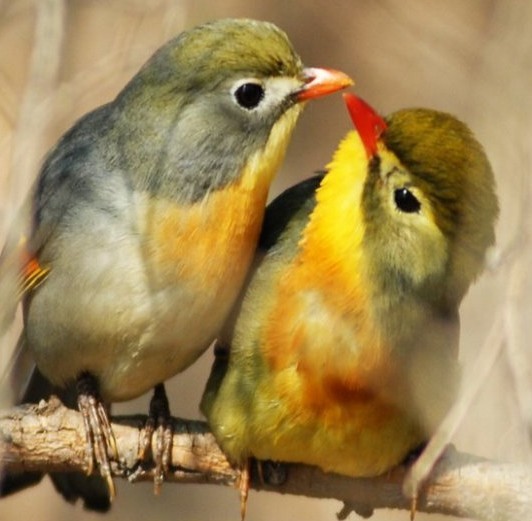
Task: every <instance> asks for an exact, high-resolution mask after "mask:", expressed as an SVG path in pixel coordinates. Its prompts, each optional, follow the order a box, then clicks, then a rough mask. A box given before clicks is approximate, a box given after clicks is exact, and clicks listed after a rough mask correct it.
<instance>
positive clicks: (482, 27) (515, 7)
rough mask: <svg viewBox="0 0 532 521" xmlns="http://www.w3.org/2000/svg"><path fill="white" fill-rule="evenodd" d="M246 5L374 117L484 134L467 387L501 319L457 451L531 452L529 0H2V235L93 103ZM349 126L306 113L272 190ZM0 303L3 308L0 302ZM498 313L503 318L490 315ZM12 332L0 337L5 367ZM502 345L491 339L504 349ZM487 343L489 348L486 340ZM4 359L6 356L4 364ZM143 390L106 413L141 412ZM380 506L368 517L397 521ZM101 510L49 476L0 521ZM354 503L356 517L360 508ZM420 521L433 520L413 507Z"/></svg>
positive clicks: (281, 501)
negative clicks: (492, 228)
mask: <svg viewBox="0 0 532 521" xmlns="http://www.w3.org/2000/svg"><path fill="white" fill-rule="evenodd" d="M243 16H245V17H253V18H258V19H264V20H270V21H272V22H275V23H276V24H278V25H279V26H280V27H281V28H283V29H284V30H285V31H286V32H287V33H288V35H289V37H290V39H291V40H292V42H293V44H294V46H295V48H296V49H297V50H298V52H299V53H300V55H301V56H302V58H303V60H304V62H305V64H306V65H309V66H326V67H332V68H338V69H341V70H344V71H346V72H347V73H349V74H350V75H352V77H353V78H354V79H355V80H356V87H355V88H356V91H357V93H359V94H360V95H362V96H363V97H365V98H366V99H367V100H368V101H370V102H371V103H372V104H373V105H374V106H375V107H377V108H378V109H379V110H380V111H381V112H382V113H383V114H387V113H389V112H391V111H393V110H396V109H399V108H403V107H409V106H425V107H431V108H436V109H440V110H444V111H448V112H451V113H453V114H455V115H457V116H459V117H460V118H461V119H463V120H464V121H466V122H467V123H468V124H469V125H470V126H471V128H472V129H473V131H474V132H475V134H476V135H477V137H478V138H479V140H480V141H481V142H482V143H483V144H484V146H485V148H486V150H487V153H488V156H489V157H490V159H491V161H492V165H493V168H494V171H495V173H496V178H497V182H498V192H499V197H500V203H501V216H500V220H499V224H498V229H497V234H498V245H497V248H496V249H495V250H494V251H493V252H492V255H491V256H490V268H489V269H488V271H487V273H486V274H485V275H484V276H483V277H482V279H481V280H480V281H479V282H478V283H477V284H476V285H475V286H474V287H473V289H472V290H471V291H470V293H469V295H468V296H467V298H466V300H465V301H464V304H463V306H462V343H461V346H462V351H461V357H462V359H463V363H464V385H466V386H467V385H468V384H469V382H471V381H475V378H476V376H477V375H478V374H479V364H481V362H482V360H484V361H485V360H487V358H486V357H485V356H484V357H482V360H480V359H479V352H482V349H483V346H484V347H485V344H486V339H487V337H488V335H489V334H490V333H493V327H494V326H495V327H497V328H499V331H498V333H499V336H501V337H502V338H503V342H500V343H497V345H495V346H493V349H492V350H491V352H492V355H493V356H494V359H495V362H494V363H489V364H488V368H489V371H488V375H487V377H486V378H483V379H482V380H483V381H482V382H481V386H480V390H479V392H478V393H477V394H476V395H475V400H474V402H473V404H472V405H471V406H470V407H469V408H468V413H467V415H466V417H465V418H464V420H463V421H462V422H461V425H460V428H459V431H458V432H457V433H456V435H455V436H454V438H453V442H454V443H455V444H456V446H457V447H458V448H459V449H460V450H463V451H469V452H472V453H475V454H478V455H482V456H486V457H490V458H494V459H499V460H504V461H515V462H524V463H530V461H531V451H530V432H531V430H530V427H531V425H532V351H531V350H532V346H530V345H528V343H527V340H528V339H529V338H530V333H532V326H531V320H530V319H531V317H532V282H531V281H530V276H531V274H532V268H531V266H532V262H531V261H532V253H531V247H530V243H529V241H530V232H531V228H532V216H531V209H530V206H531V205H530V202H529V200H530V194H531V192H530V188H531V166H532V153H531V148H532V130H531V126H532V117H531V116H532V95H531V92H532V72H531V71H532V33H531V28H532V3H530V2H522V1H521V0H468V1H467V2H464V1H462V0H447V1H445V2H443V1H441V0H425V1H424V2H419V1H416V0H402V1H400V2H399V1H396V0H395V1H394V0H388V1H387V0H373V1H369V0H313V1H311V2H309V1H305V0H292V1H287V0H282V1H281V0H262V1H261V2H246V1H243V0H220V1H218V2H212V1H209V0H195V1H192V0H34V1H32V0H3V1H2V0H0V49H1V52H0V243H1V242H3V240H4V237H5V234H6V230H7V227H8V225H9V223H10V221H11V220H12V218H13V212H14V210H15V209H16V208H18V206H19V205H20V203H21V201H22V200H23V198H24V196H25V194H26V192H27V190H28V187H29V186H30V184H31V182H32V180H33V179H34V177H35V175H36V173H37V171H38V167H39V164H40V162H41V160H42V157H43V155H44V154H45V153H46V151H47V149H48V148H49V147H50V146H51V145H52V144H53V143H54V142H55V141H56V140H57V138H58V137H59V136H60V135H61V134H62V133H63V132H64V131H65V130H66V129H67V128H69V127H70V126H71V124H72V123H73V122H74V121H75V120H76V119H78V118H79V117H80V116H81V115H83V114H84V113H85V112H87V111H88V110H90V109H92V108H94V107H96V106H98V105H100V104H102V103H104V102H106V101H108V100H110V99H112V98H113V97H114V96H115V95H116V93H117V92H118V91H119V90H120V89H121V87H122V86H123V85H124V84H125V83H126V81H127V80H128V79H129V78H130V77H131V76H132V75H133V74H134V73H135V72H136V71H137V70H138V68H139V67H140V66H141V65H142V64H143V62H144V61H145V60H146V59H147V58H148V57H149V56H150V55H151V54H152V53H153V52H154V51H155V49H156V48H157V47H159V46H160V45H161V44H162V43H163V42H165V41H166V40H168V39H170V38H171V37H172V36H174V35H175V34H177V33H179V32H180V31H181V30H183V29H186V28H189V27H191V26H193V25H197V24H199V23H202V22H205V21H207V20H211V19H214V18H220V17H243ZM349 128H350V123H349V120H348V117H347V114H346V111H345V109H344V107H343V104H342V102H341V98H340V97H339V96H333V97H331V98H327V99H323V100H320V101H319V102H316V103H313V104H311V106H310V107H308V109H307V110H306V112H305V113H304V115H303V117H302V118H301V120H300V122H299V125H298V127H297V129H296V132H295V135H294V139H293V141H292V144H291V146H290V148H289V150H288V154H287V159H286V162H285V164H284V167H283V169H282V171H281V173H280V175H279V176H278V178H277V180H276V182H275V184H274V187H273V192H272V194H271V195H272V196H274V195H275V194H276V193H278V192H279V191H280V190H281V189H283V188H285V187H287V186H289V185H291V184H293V183H294V182H296V181H298V180H300V179H302V178H304V177H307V176H309V175H310V174H311V173H312V172H313V171H314V170H316V169H319V168H322V167H323V166H324V165H325V164H326V163H327V162H328V160H329V158H330V156H331V154H332V152H333V150H334V149H335V147H336V144H337V143H338V141H339V139H340V138H341V137H342V136H343V135H344V134H345V133H346V131H347V130H348V129H349ZM0 305H2V304H1V303H0ZM496 317H501V319H502V320H501V321H497V320H496ZM15 338H16V332H14V333H13V338H8V339H6V338H4V339H3V344H2V345H1V346H0V362H1V363H5V361H6V360H7V358H8V355H9V349H10V345H11V343H12V342H14V339H15ZM499 344H500V345H499ZM488 347H489V345H488ZM211 357H212V355H211V353H206V354H205V355H204V356H203V357H202V359H201V360H200V361H199V362H198V363H197V364H195V365H194V366H193V367H192V368H190V369H189V370H188V371H187V372H186V373H184V374H182V375H180V376H178V377H177V378H174V379H173V380H172V381H170V382H169V384H168V387H167V388H168V390H169V392H170V400H171V407H172V413H173V414H174V415H176V416H181V417H188V418H199V417H200V414H199V412H198V402H199V398H200V396H201V392H202V390H203V385H204V382H205V380H206V377H207V374H208V371H209V367H210V363H211V360H212V358H211ZM1 363H0V365H1ZM147 406H148V397H143V398H141V399H139V400H136V401H134V402H128V403H126V404H119V405H118V406H117V407H115V409H114V411H115V412H116V413H120V414H124V413H128V412H135V413H136V412H146V411H147ZM339 509H340V504H339V503H338V502H337V501H318V500H311V499H306V498H295V497H283V496H280V495H276V494H268V493H256V492H251V495H250V501H249V506H248V517H247V519H248V520H249V521H262V520H266V519H272V518H273V519H276V520H277V521H284V520H292V519H297V518H301V519H308V520H309V521H320V520H332V519H335V517H334V515H335V513H336V512H338V511H339ZM407 515H408V514H407V513H406V512H391V511H378V512H377V513H376V514H375V515H374V517H373V519H375V521H383V520H390V521H393V520H399V519H400V520H405V519H407ZM74 517H75V518H76V519H79V520H96V519H100V516H98V515H97V514H91V513H87V512H85V511H83V510H82V508H81V506H80V505H77V506H74V507H73V506H71V505H68V504H66V503H64V502H63V501H62V499H61V498H60V497H59V496H58V495H57V494H55V492H54V491H53V489H52V486H51V485H50V483H49V482H48V481H47V480H45V481H43V483H41V484H40V485H39V486H38V487H35V488H33V489H30V490H27V491H25V492H23V493H20V494H18V495H16V496H13V497H10V498H8V499H4V500H1V501H0V519H2V520H3V521H8V520H12V519H13V520H14V519H24V518H26V519H32V520H37V521H51V520H55V521H60V520H67V519H72V518H74ZM355 517H356V516H355V515H354V514H352V519H355ZM238 518H239V505H238V496H237V493H236V492H235V491H233V490H231V489H227V488H222V487H215V486H192V485H182V486H180V485H177V486H176V485H167V486H164V487H163V492H162V496H161V497H154V496H153V494H152V486H151V484H137V485H129V484H127V483H123V482H119V483H118V498H117V500H116V503H115V504H114V506H113V508H112V510H111V512H110V513H109V514H107V516H106V518H105V519H107V520H108V521H112V520H116V521H118V520H125V519H158V520H161V521H164V520H170V519H180V520H183V521H188V520H190V521H192V520H194V521H196V520H197V521H209V520H217V521H220V520H225V519H227V520H236V519H238ZM416 519H418V520H419V521H423V520H425V519H431V520H433V521H438V520H440V519H442V520H443V519H450V518H448V517H446V518H443V517H440V516H436V515H432V516H428V515H423V514H420V515H418V516H417V517H416Z"/></svg>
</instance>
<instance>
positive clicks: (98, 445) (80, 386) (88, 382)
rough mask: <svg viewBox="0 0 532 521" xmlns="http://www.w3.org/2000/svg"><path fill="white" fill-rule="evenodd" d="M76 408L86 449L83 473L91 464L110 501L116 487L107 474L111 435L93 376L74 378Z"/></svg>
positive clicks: (114, 452) (115, 451)
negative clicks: (76, 395) (82, 429)
mask: <svg viewBox="0 0 532 521" xmlns="http://www.w3.org/2000/svg"><path fill="white" fill-rule="evenodd" d="M77 392H78V409H79V411H80V412H81V415H82V417H83V426H84V429H85V440H86V451H87V475H90V474H92V472H93V471H94V464H95V463H96V465H97V466H98V471H99V473H100V475H101V476H102V478H103V479H104V480H105V482H106V483H107V488H108V489H109V498H110V499H111V501H112V500H113V499H114V497H115V496H116V488H115V484H114V481H113V476H112V474H111V464H110V460H109V457H111V458H113V459H115V460H118V449H117V446H116V440H115V436H114V434H113V430H112V429H111V423H110V422H109V415H108V413H107V409H106V407H105V405H104V403H103V402H102V400H101V398H100V396H99V393H98V383H97V381H96V379H95V378H94V376H92V375H91V374H89V373H83V374H81V375H80V376H79V377H78V380H77Z"/></svg>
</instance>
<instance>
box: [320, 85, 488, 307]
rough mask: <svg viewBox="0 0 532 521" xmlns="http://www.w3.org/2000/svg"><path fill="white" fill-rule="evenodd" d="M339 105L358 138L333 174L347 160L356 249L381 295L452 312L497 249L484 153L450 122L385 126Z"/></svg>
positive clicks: (400, 119)
mask: <svg viewBox="0 0 532 521" xmlns="http://www.w3.org/2000/svg"><path fill="white" fill-rule="evenodd" d="M344 98H345V100H346V103H347V107H348V110H349V112H350V115H351V118H352V119H353V122H354V124H355V127H356V129H357V133H351V134H350V135H348V137H347V138H346V139H345V140H344V142H343V143H342V145H341V146H340V148H339V150H338V151H337V153H336V155H335V159H334V160H333V163H332V165H331V167H330V168H331V170H332V169H334V168H335V167H337V166H338V165H339V164H346V163H348V162H349V161H350V160H351V165H352V166H351V168H352V171H353V173H354V176H355V177H356V179H357V180H358V183H359V185H360V188H359V194H360V202H359V204H360V218H361V220H362V225H361V228H362V232H361V233H360V236H361V239H360V247H361V249H362V250H363V251H364V253H365V255H364V257H365V258H366V259H368V262H367V269H368V270H370V271H371V275H372V279H373V280H375V281H377V284H379V285H380V286H381V288H379V289H378V291H381V289H382V285H384V286H386V289H387V290H389V291H392V292H395V293H399V292H403V291H406V292H413V293H415V294H417V295H418V296H420V297H422V298H423V299H426V300H427V301H429V302H432V303H434V304H435V305H436V306H438V307H440V306H442V307H444V308H449V309H453V308H455V307H456V305H457V304H458V303H459V302H460V300H461V299H462V297H463V296H464V294H465V293H466V291H467V289H468V287H469V286H470V284H471V283H472V281H473V280H474V279H475V278H476V277H477V276H478V275H479V273H480V272H481V270H482V268H483V265H484V260H485V255H486V251H487V249H488V247H490V246H491V245H492V244H493V243H494V240H495V234H494V225H495V221H496V218H497V215H498V203H497V197H496V195H495V182H494V176H493V172H492V169H491V166H490V163H489V161H488V159H487V157H486V154H485V153H484V150H483V149H482V147H481V145H480V144H479V143H478V141H477V140H476V139H475V137H474V136H473V134H472V133H471V131H470V130H469V128H468V127H467V126H466V125H465V124H464V123H462V122H461V121H459V120H457V119H456V118H455V117H453V116H451V115H449V114H445V113H443V112H438V111H435V110H428V109H405V110H400V111H398V112H395V113H393V114H391V115H390V116H388V117H386V118H381V117H380V116H379V115H378V114H377V113H376V112H375V111H374V110H373V109H372V108H371V107H370V106H369V105H367V104H366V103H365V102H363V101H362V100H361V99H360V98H357V97H356V96H354V95H352V94H345V95H344ZM343 168H345V167H343Z"/></svg>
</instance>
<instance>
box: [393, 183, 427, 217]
mask: <svg viewBox="0 0 532 521" xmlns="http://www.w3.org/2000/svg"><path fill="white" fill-rule="evenodd" d="M393 198H394V201H395V205H396V206H397V208H399V210H401V212H405V213H414V212H419V210H420V208H421V203H420V202H419V201H418V200H417V199H416V196H415V195H414V194H413V193H412V192H411V191H410V190H409V189H408V188H404V187H403V188H398V189H397V190H395V192H394V194H393Z"/></svg>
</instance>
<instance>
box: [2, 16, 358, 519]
mask: <svg viewBox="0 0 532 521" xmlns="http://www.w3.org/2000/svg"><path fill="white" fill-rule="evenodd" d="M351 83H352V81H351V80H350V79H349V78H348V77H347V76H346V75H345V74H343V73H340V72H337V71H333V70H326V69H313V68H304V66H303V64H302V62H301V60H300V58H299V56H298V55H297V54H296V52H295V51H294V49H293V47H292V45H291V44H290V42H289V40H288V38H287V36H286V35H285V33H284V32H282V31H281V30H280V29H278V28H277V27H276V26H274V25H272V24H270V23H266V22H259V21H253V20H247V19H227V20H219V21H215V22H212V23H208V24H205V25H202V26H199V27H196V28H194V29H192V30H190V31H187V32H184V33H182V34H181V35H179V36H178V37H177V38H175V39H173V40H171V41H170V42H168V43H167V44H166V45H164V46H163V47H162V48H161V49H159V50H158V51H157V52H156V53H155V54H154V56H153V57H152V58H151V59H150V60H149V61H148V62H147V63H146V64H145V65H144V67H142V69H141V70H140V71H139V72H138V73H137V75H136V76H135V77H134V78H133V79H132V80H131V81H130V82H129V83H128V84H127V85H126V87H125V88H124V89H123V90H122V91H121V92H120V93H119V94H118V96H117V97H116V99H114V100H113V101H111V102H110V103H108V104H107V105H104V106H102V107H100V108H98V109H96V110H95V111H93V112H91V113H90V114H88V115H86V116H85V117H83V118H82V119H81V120H80V121H78V122H77V123H76V124H75V125H74V126H73V127H72V129H70V130H69V131H68V132H67V133H66V134H65V135H64V136H63V137H62V138H61V140H60V141H59V143H58V144H57V145H56V146H55V147H54V149H53V150H52V151H51V152H50V154H49V155H48V157H47V159H46V161H45V163H44V166H43V168H42V170H41V172H40V174H39V177H38V179H37V182H36V185H35V189H34V191H33V193H32V196H31V197H32V198H31V209H32V210H31V211H32V216H33V227H32V230H31V233H30V235H29V237H27V238H26V240H25V241H22V242H21V243H20V244H22V245H23V246H24V251H23V252H20V255H21V258H22V259H23V269H22V278H23V282H22V288H23V292H24V299H23V309H24V330H23V333H22V337H21V346H23V347H24V348H26V349H29V350H30V352H31V353H32V355H33V356H34V359H35V362H36V365H37V368H38V371H39V372H40V373H41V374H42V375H43V376H44V378H45V379H46V380H48V381H49V382H50V383H51V384H53V385H54V386H56V387H59V388H65V387H67V386H69V385H72V384H75V385H76V386H77V405H78V407H79V409H80V410H81V412H82V413H83V417H84V420H85V429H86V437H87V444H88V449H89V451H88V453H89V458H88V459H89V461H88V469H89V473H90V472H91V470H92V468H93V466H94V465H97V466H98V469H99V472H100V474H101V475H102V476H103V477H104V478H105V480H106V481H107V484H108V487H109V490H110V496H111V498H112V497H113V495H114V485H113V481H112V479H111V473H110V462H109V458H110V457H111V458H113V457H116V456H117V454H116V446H115V442H114V436H113V433H112V430H111V427H110V424H109V421H108V413H107V410H106V406H107V405H108V404H109V403H110V402H115V401H123V400H130V399H132V398H135V397H137V396H139V395H141V394H143V393H144V392H146V391H148V390H149V389H150V388H153V387H155V389H156V393H155V395H154V400H153V401H152V406H151V411H150V417H151V419H150V421H149V423H148V426H147V430H146V433H145V436H144V450H149V447H150V446H151V434H152V432H153V430H154V429H155V428H157V431H158V432H159V433H160V435H161V437H162V441H163V442H164V449H163V450H162V451H160V452H161V454H155V459H156V463H157V470H156V480H155V481H156V489H157V488H158V487H159V485H160V483H161V482H162V479H163V476H164V472H165V470H166V467H167V465H168V459H167V454H168V450H169V443H170V441H171V436H169V429H170V427H169V423H168V422H167V419H168V416H169V411H168V403H167V400H166V396H165V393H164V387H163V382H164V381H165V380H166V379H168V378H170V377H171V376H173V375H175V374H177V373H179V372H180V371H182V370H183V369H185V368H186V367H188V366H189V365H190V364H191V363H193V362H194V361H195V360H196V359H197V358H198V357H199V356H200V355H201V353H202V352H203V351H204V350H205V349H206V348H207V347H208V346H209V345H210V344H211V342H212V341H213V340H214V339H215V338H216V336H217V335H218V333H219V331H220V328H221V327H222V325H223V323H224V321H225V320H226V317H227V315H228V313H229V311H230V310H231V307H232V306H233V304H234V302H235V299H236V297H237V295H238V293H239V291H240V289H241V286H242V284H243V281H244V279H245V277H246V274H247V271H248V268H249V266H250V262H251V261H252V258H253V254H254V251H255V248H256V244H257V241H258V237H259V233H260V229H261V224H262V220H263V215H264V208H265V203H266V198H267V195H268V189H269V186H270V183H271V181H272V178H273V176H274V175H275V173H276V172H277V170H278V168H279V166H280V164H281V161H282V159H283V156H284V153H285V150H286V147H287V144H288V141H289V138H290V135H291V133H292V130H293V128H294V125H295V123H296V121H297V119H298V117H299V115H300V113H301V110H302V108H303V105H304V103H303V102H305V101H307V100H310V99H313V98H316V97H319V96H322V95H325V94H329V93H332V92H334V91H337V90H339V89H341V88H344V87H346V86H348V85H350V84H351ZM5 257H9V255H7V254H6V255H5ZM10 258H12V255H11V257H10ZM40 392H41V391H40V390H39V389H38V390H37V391H35V389H34V388H33V386H30V394H31V395H32V396H33V397H36V396H37V395H38V394H39V393H40ZM159 426H160V427H161V428H163V431H164V432H163V431H162V430H161V429H159ZM100 433H101V434H102V435H101V436H100ZM170 434H171V433H170ZM155 445H157V444H154V446H155ZM144 450H143V453H142V454H141V455H140V456H144ZM109 455H110V456H109ZM10 488H13V487H12V486H11V485H9V482H5V483H4V492H5V491H6V490H7V489H10ZM15 488H16V487H15ZM63 491H64V493H65V495H66V497H67V498H68V499H71V500H74V499H76V494H77V492H76V491H75V490H74V491H73V490H69V491H68V492H65V489H64V488H63ZM86 503H87V506H88V507H94V508H99V509H105V508H107V507H108V505H109V500H108V498H107V494H106V495H105V498H104V499H101V495H100V496H99V499H95V500H92V499H87V498H86Z"/></svg>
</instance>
